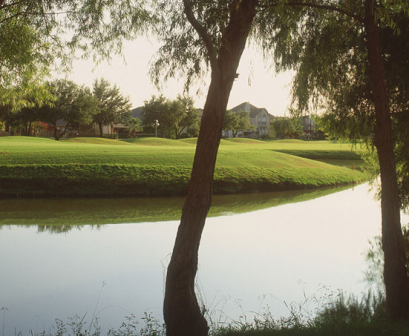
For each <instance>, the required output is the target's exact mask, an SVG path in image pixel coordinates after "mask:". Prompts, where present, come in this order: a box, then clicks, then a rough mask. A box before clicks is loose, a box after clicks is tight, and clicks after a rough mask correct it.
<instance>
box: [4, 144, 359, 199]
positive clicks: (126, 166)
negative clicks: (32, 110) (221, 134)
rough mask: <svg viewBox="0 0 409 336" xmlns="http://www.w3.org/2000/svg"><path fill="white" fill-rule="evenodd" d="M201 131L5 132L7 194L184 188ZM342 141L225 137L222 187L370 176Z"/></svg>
mask: <svg viewBox="0 0 409 336" xmlns="http://www.w3.org/2000/svg"><path fill="white" fill-rule="evenodd" d="M196 141H197V139H196V138H189V139H181V140H170V139H162V138H131V139H124V140H112V139H104V138H71V139H62V140H60V141H55V140H54V139H49V138H35V137H20V136H17V137H2V138H0V181H1V182H0V185H1V187H0V197H112V196H137V197H152V196H182V195H185V194H186V191H187V187H188V182H189V176H190V171H191V167H192V163H193V157H194V152H195V146H196ZM362 165H363V161H362V159H361V158H360V155H359V153H358V152H356V151H354V150H352V149H351V146H350V145H349V144H342V143H338V142H336V141H302V140H275V141H259V140H253V139H243V138H236V139H223V140H221V143H220V147H219V153H218V158H217V164H216V172H215V182H214V193H216V194H233V193H250V192H263V191H279V190H294V189H306V188H316V187H324V186H337V185H344V184H351V183H358V182H361V181H364V180H365V179H366V175H365V174H364V173H363V172H362V171H361V170H360V169H359V168H360V167H361V166H362Z"/></svg>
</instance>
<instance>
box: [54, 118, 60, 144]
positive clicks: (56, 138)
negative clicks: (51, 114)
mask: <svg viewBox="0 0 409 336" xmlns="http://www.w3.org/2000/svg"><path fill="white" fill-rule="evenodd" d="M53 125H54V139H55V140H60V137H59V134H58V130H57V122H55V123H53Z"/></svg>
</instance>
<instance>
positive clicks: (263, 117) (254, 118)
mask: <svg viewBox="0 0 409 336" xmlns="http://www.w3.org/2000/svg"><path fill="white" fill-rule="evenodd" d="M231 111H232V112H240V111H246V112H248V113H249V115H250V122H251V123H252V124H253V126H254V127H255V130H254V131H253V130H246V131H244V132H243V134H242V135H243V136H244V137H246V138H255V139H258V138H260V137H263V136H267V135H268V133H269V132H270V126H271V123H272V119H273V118H274V116H273V115H271V114H270V113H268V111H267V110H266V109H265V108H263V107H262V108H258V107H256V106H254V105H252V104H250V103H249V102H245V103H241V104H240V105H237V106H235V107H233V108H232V109H231Z"/></svg>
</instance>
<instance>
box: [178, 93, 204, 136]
mask: <svg viewBox="0 0 409 336" xmlns="http://www.w3.org/2000/svg"><path fill="white" fill-rule="evenodd" d="M172 105H173V107H174V108H175V110H174V112H173V113H175V115H177V116H178V117H177V118H175V119H174V124H173V127H174V130H175V137H176V139H179V138H180V135H181V134H182V132H183V131H184V130H186V131H188V129H189V128H190V130H191V131H194V129H195V127H196V126H198V121H199V113H198V111H197V109H196V108H195V107H194V100H193V98H191V97H187V96H180V95H178V97H177V98H176V100H174V101H173V102H172Z"/></svg>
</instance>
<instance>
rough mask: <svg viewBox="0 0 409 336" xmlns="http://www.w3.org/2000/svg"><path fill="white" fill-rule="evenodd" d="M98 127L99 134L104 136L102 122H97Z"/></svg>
mask: <svg viewBox="0 0 409 336" xmlns="http://www.w3.org/2000/svg"><path fill="white" fill-rule="evenodd" d="M98 128H99V136H100V137H101V138H103V137H104V130H103V123H102V122H98Z"/></svg>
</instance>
